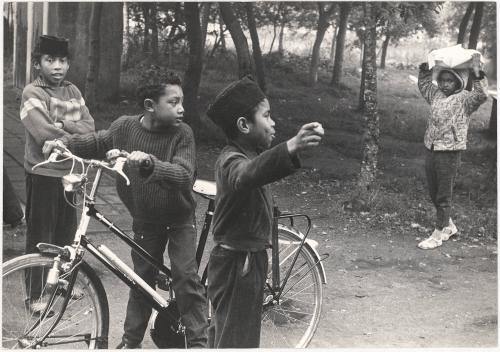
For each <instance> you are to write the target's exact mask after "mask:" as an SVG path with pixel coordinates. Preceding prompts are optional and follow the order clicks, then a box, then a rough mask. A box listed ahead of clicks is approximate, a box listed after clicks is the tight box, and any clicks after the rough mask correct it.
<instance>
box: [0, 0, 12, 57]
mask: <svg viewBox="0 0 500 352" xmlns="http://www.w3.org/2000/svg"><path fill="white" fill-rule="evenodd" d="M4 6H7V17H4V19H3V48H4V55H5V57H12V54H13V49H14V19H13V13H14V10H13V7H14V4H13V3H7V4H5V5H4Z"/></svg>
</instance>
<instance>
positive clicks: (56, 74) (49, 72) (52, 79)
mask: <svg viewBox="0 0 500 352" xmlns="http://www.w3.org/2000/svg"><path fill="white" fill-rule="evenodd" d="M35 68H37V69H39V70H40V74H41V75H42V77H43V78H44V80H45V81H46V82H47V83H48V84H49V85H50V86H52V87H59V86H60V85H61V83H62V81H63V80H64V78H65V77H66V73H68V69H69V60H68V58H67V57H58V56H52V55H48V54H43V55H42V56H41V57H40V63H37V64H35Z"/></svg>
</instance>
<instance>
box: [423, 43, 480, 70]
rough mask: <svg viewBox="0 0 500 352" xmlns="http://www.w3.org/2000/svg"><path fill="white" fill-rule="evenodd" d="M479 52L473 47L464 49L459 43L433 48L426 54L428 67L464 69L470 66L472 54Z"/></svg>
mask: <svg viewBox="0 0 500 352" xmlns="http://www.w3.org/2000/svg"><path fill="white" fill-rule="evenodd" d="M473 54H479V55H481V53H480V52H479V51H477V50H473V49H464V48H462V45H461V44H458V45H455V46H450V47H448V48H442V49H437V50H433V51H431V52H430V53H429V55H428V56H427V63H428V64H429V69H431V68H433V67H434V66H438V67H446V68H452V69H454V70H464V69H469V68H472V55H473ZM480 60H481V63H483V64H484V59H483V56H482V55H481V56H480Z"/></svg>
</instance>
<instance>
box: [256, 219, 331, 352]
mask: <svg viewBox="0 0 500 352" xmlns="http://www.w3.org/2000/svg"><path fill="white" fill-rule="evenodd" d="M278 239H279V247H280V250H279V252H280V280H281V282H282V283H283V280H284V279H285V275H286V273H287V271H288V268H289V267H290V265H291V262H292V260H293V255H292V254H293V253H296V251H297V249H298V248H299V244H300V242H301V237H300V235H299V234H298V233H296V232H295V230H293V229H291V228H288V227H285V226H281V225H280V226H279V228H278ZM269 258H270V260H271V255H270V250H269ZM271 275H272V268H271V263H270V265H269V271H268V282H269V283H270V282H271ZM282 292H283V294H282V296H281V298H280V300H279V302H277V303H275V304H270V305H269V304H266V296H267V298H270V291H269V290H268V289H267V288H266V290H265V295H264V298H265V299H264V311H263V313H262V328H261V339H260V340H261V341H260V347H261V348H305V347H307V345H308V344H309V343H310V341H311V339H312V337H313V336H314V333H315V331H316V329H317V327H318V323H319V319H320V315H321V307H322V302H323V285H322V280H321V274H320V270H319V263H318V262H317V260H316V259H315V256H314V255H313V253H312V251H311V250H310V249H308V247H306V246H303V247H302V248H301V249H300V254H299V256H298V259H297V262H296V263H295V265H294V267H293V270H292V272H291V275H290V277H289V279H288V281H287V283H286V285H285V287H284V289H283V291H282Z"/></svg>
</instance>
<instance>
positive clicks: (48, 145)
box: [42, 139, 67, 159]
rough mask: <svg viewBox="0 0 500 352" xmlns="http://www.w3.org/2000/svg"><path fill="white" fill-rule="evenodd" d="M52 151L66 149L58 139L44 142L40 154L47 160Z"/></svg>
mask: <svg viewBox="0 0 500 352" xmlns="http://www.w3.org/2000/svg"><path fill="white" fill-rule="evenodd" d="M54 149H67V148H66V146H65V145H64V143H63V142H61V141H60V140H59V139H54V140H52V141H45V143H44V144H43V148H42V153H43V156H44V157H45V159H48V157H49V156H50V154H52V151H53V150H54Z"/></svg>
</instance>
